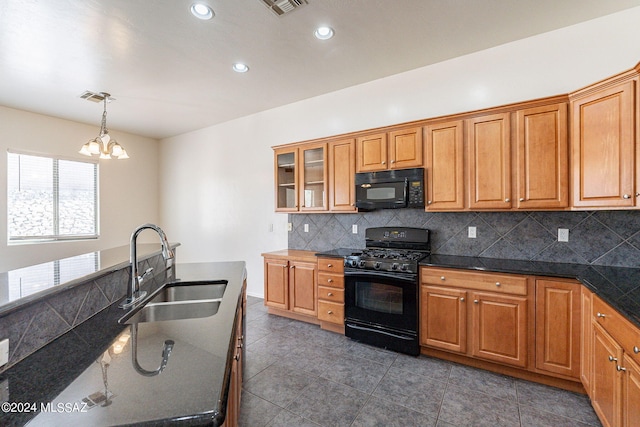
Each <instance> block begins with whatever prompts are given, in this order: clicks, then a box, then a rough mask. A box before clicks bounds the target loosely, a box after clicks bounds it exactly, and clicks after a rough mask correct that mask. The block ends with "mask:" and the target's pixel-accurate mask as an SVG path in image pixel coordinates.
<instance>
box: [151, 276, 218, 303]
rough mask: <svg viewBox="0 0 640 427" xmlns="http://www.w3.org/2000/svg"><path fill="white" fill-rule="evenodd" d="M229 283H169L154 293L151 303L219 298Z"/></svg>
mask: <svg viewBox="0 0 640 427" xmlns="http://www.w3.org/2000/svg"><path fill="white" fill-rule="evenodd" d="M227 283H228V282H227V281H226V280H212V281H197V282H175V283H169V284H167V285H165V286H163V287H162V288H160V290H159V292H158V293H154V295H152V296H151V301H149V303H150V304H153V303H158V302H173V301H193V300H208V299H219V298H222V296H223V295H224V291H225V290H226V288H227Z"/></svg>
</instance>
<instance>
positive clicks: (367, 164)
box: [356, 133, 387, 172]
mask: <svg viewBox="0 0 640 427" xmlns="http://www.w3.org/2000/svg"><path fill="white" fill-rule="evenodd" d="M356 156H357V163H356V172H373V171H379V170H385V169H387V134H386V133H377V134H374V135H367V136H363V137H360V138H358V139H357V140H356Z"/></svg>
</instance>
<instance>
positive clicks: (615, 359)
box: [609, 356, 618, 362]
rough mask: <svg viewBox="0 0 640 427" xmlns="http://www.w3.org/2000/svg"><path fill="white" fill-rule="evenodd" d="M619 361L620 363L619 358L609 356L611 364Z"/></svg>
mask: <svg viewBox="0 0 640 427" xmlns="http://www.w3.org/2000/svg"><path fill="white" fill-rule="evenodd" d="M617 361H618V358H617V357H613V356H609V362H617Z"/></svg>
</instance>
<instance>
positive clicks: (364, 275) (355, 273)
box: [344, 269, 417, 284]
mask: <svg viewBox="0 0 640 427" xmlns="http://www.w3.org/2000/svg"><path fill="white" fill-rule="evenodd" d="M344 277H345V278H347V277H356V278H358V279H365V280H366V279H373V280H375V279H389V280H394V281H399V282H403V283H407V284H415V283H416V279H417V278H416V275H415V274H411V275H410V277H409V275H404V274H402V273H391V272H385V271H375V270H347V269H345V271H344Z"/></svg>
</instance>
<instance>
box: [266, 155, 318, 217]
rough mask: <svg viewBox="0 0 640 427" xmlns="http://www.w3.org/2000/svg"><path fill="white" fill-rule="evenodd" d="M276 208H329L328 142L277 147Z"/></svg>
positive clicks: (293, 210)
mask: <svg viewBox="0 0 640 427" xmlns="http://www.w3.org/2000/svg"><path fill="white" fill-rule="evenodd" d="M274 154H275V164H276V176H275V181H276V211H278V212H297V211H326V210H327V168H326V165H327V144H325V143H322V144H308V145H304V146H300V147H291V148H276V149H275V153H274Z"/></svg>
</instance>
